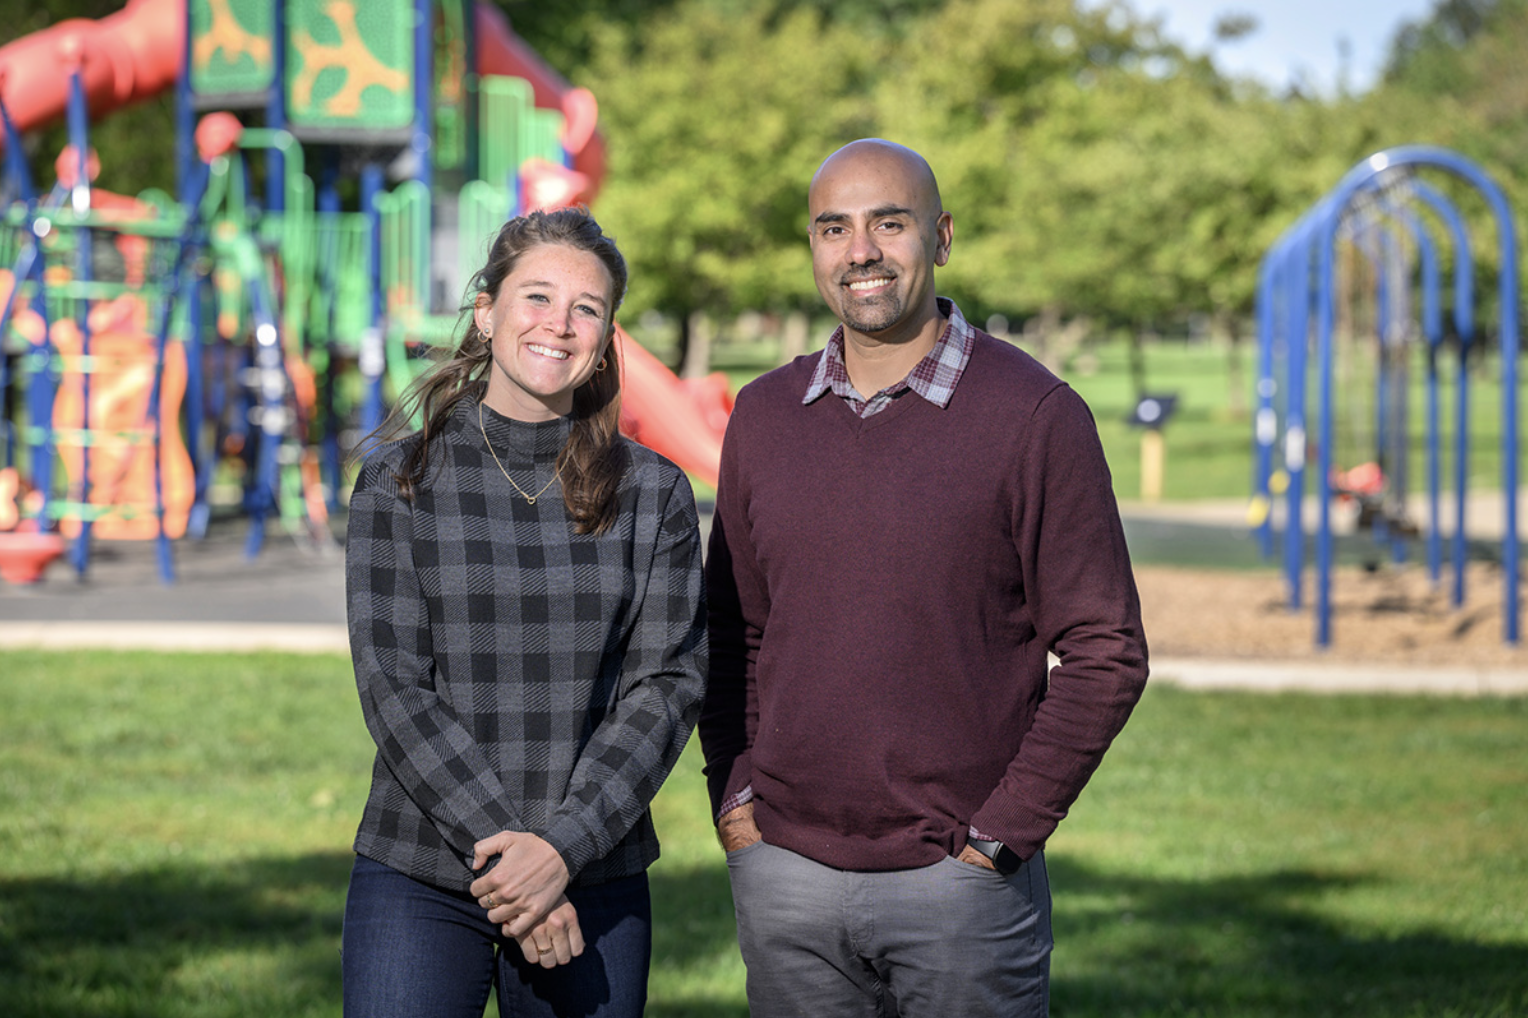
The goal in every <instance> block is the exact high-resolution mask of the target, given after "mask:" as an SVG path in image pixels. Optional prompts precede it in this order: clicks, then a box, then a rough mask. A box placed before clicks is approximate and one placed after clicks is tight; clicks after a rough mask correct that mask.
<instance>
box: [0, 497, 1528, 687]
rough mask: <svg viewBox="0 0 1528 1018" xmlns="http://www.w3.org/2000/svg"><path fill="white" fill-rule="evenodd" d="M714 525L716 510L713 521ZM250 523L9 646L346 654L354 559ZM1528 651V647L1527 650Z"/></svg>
mask: <svg viewBox="0 0 1528 1018" xmlns="http://www.w3.org/2000/svg"><path fill="white" fill-rule="evenodd" d="M1124 512H1125V516H1126V530H1127V532H1131V533H1137V534H1140V533H1146V534H1150V535H1153V537H1155V535H1157V534H1158V533H1159V531H1160V528H1162V527H1165V526H1173V525H1181V526H1183V527H1186V528H1189V529H1188V531H1187V532H1188V533H1189V534H1190V536H1191V537H1192V538H1194V539H1197V538H1198V536H1199V530H1200V528H1206V527H1215V528H1219V530H1221V531H1224V533H1220V534H1219V537H1220V539H1222V540H1224V541H1226V542H1233V543H1234V542H1240V541H1244V540H1245V537H1244V535H1245V530H1244V529H1242V527H1243V525H1241V524H1239V522H1237V521H1235V520H1234V517H1233V516H1232V513H1231V510H1230V509H1229V508H1227V509H1223V510H1222V511H1221V512H1218V513H1209V514H1206V513H1204V512H1199V513H1197V514H1196V513H1190V514H1188V515H1187V516H1185V517H1184V518H1183V519H1182V520H1181V521H1178V522H1177V523H1175V520H1174V518H1173V517H1172V515H1171V514H1169V513H1167V512H1166V511H1164V510H1163V509H1160V508H1153V509H1149V510H1148V509H1144V508H1140V507H1133V506H1126V507H1125V510H1124ZM706 522H707V523H709V518H707V520H706ZM246 536H247V529H246V525H245V524H244V523H243V522H242V521H226V522H223V523H219V524H215V525H214V527H213V528H212V532H211V534H210V536H209V537H208V538H207V539H205V540H202V541H196V542H193V541H182V542H179V543H178V544H177V545H176V553H175V556H176V563H175V564H176V571H177V576H176V582H174V583H173V584H166V583H164V582H162V581H161V580H160V579H159V576H158V569H157V566H156V564H155V560H154V553H153V548H152V546H151V545H148V544H142V543H107V542H98V543H97V545H96V551H95V555H94V558H93V560H92V563H91V568H90V570H89V572H88V574H87V576H86V577H85V578H83V579H80V578H77V577H76V576H75V575H74V573H73V571H72V570H71V569H70V568H69V566H68V565H67V564H66V563H64V562H57V563H54V565H53V566H52V567H51V568H50V570H49V572H48V575H47V578H46V579H45V580H44V581H43V582H42V583H38V584H35V585H32V586H29V587H17V586H13V585H9V584H5V583H0V650H3V649H4V648H7V647H24V646H26V647H54V648H86V647H93V648H108V649H129V648H133V649H149V650H184V651H195V650H208V651H229V650H242V651H254V650H285V651H299V652H319V653H337V654H344V653H347V643H346V636H345V603H344V555H343V552H342V550H341V548H340V546H339V544H338V542H336V543H335V544H333V545H327V546H324V547H322V548H313V547H303V546H300V545H299V544H298V543H297V542H296V541H294V540H293V539H292V538H291V537H289V536H287V535H285V534H282V533H279V532H278V531H275V530H273V531H272V532H271V533H270V535H269V536H268V538H267V540H266V543H265V546H264V548H263V549H262V551H261V553H260V554H259V556H257V557H256V558H254V559H252V560H250V559H246V558H245V556H244V541H245V537H246ZM1525 657H1528V654H1525ZM1152 676H1153V680H1154V681H1158V682H1169V683H1173V684H1177V685H1181V686H1185V687H1188V688H1193V689H1250V690H1264V691H1270V692H1272V691H1285V690H1305V691H1316V692H1334V693H1336V692H1342V693H1353V692H1362V693H1371V692H1404V693H1435V694H1441V695H1456V696H1457V695H1465V696H1468V695H1487V694H1490V695H1528V662H1525V666H1524V667H1523V668H1522V669H1474V668H1426V669H1422V668H1394V667H1381V666H1377V665H1373V666H1371V665H1354V664H1351V663H1339V662H1332V663H1329V664H1327V663H1319V662H1305V661H1301V662H1285V661H1242V660H1220V661H1217V660H1200V659H1179V660H1170V659H1157V660H1156V661H1154V662H1153V664H1152Z"/></svg>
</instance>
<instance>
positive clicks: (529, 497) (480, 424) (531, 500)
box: [478, 400, 562, 505]
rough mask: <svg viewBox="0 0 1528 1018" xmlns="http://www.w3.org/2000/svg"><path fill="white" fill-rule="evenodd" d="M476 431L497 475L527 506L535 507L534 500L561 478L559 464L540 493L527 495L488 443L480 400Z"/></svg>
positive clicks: (560, 466)
mask: <svg viewBox="0 0 1528 1018" xmlns="http://www.w3.org/2000/svg"><path fill="white" fill-rule="evenodd" d="M478 430H479V431H481V432H482V433H483V444H484V445H486V446H488V455H490V456H492V457H493V463H494V466H496V467H498V468H499V473H501V474H503V475H504V479H505V480H506V481H508V482H509V483H510V485H511V486H513V487H514V489H515V490H516V491H518V492H519V493H520V497H521V498H523V499H525V501H526V503H527V504H529V505H535V504H536V499H538V498H540V497H541V496H542V495H545V494H546V489H547V488H550V487H551V486H552V485H554V484H556V483H557V479H558V478H559V477H561V476H562V464H561V463H559V464H557V469H556V470H555V471H554V472H553V473H552V479H551V480H550V481H548V482H546V486H545V487H543V488H542V489H541V490H540V491H538V492H536V494H534V495H530V494H527V493H526V491H525V489H524V488H522V487H520V486H519V485H518V484H515V479H514V478H513V477H511V476H509V471H508V470H505V469H504V464H502V463H500V462H499V454H498V453H496V452H494V451H493V443H492V442H490V441H488V429H487V428H485V427H483V403H482V400H479V401H478Z"/></svg>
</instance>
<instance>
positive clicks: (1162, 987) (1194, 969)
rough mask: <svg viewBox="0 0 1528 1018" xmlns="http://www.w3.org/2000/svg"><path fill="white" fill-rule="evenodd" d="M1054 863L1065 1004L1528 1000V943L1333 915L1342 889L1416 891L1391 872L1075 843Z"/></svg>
mask: <svg viewBox="0 0 1528 1018" xmlns="http://www.w3.org/2000/svg"><path fill="white" fill-rule="evenodd" d="M1049 868H1050V874H1051V887H1052V891H1053V893H1054V894H1055V896H1056V914H1055V931H1056V942H1057V945H1058V946H1057V952H1058V956H1059V959H1060V960H1059V961H1058V964H1057V965H1056V970H1057V978H1056V979H1055V981H1054V983H1053V986H1052V995H1051V999H1052V1003H1053V1005H1054V1007H1053V1013H1054V1014H1056V1015H1057V1016H1058V1018H1077V1016H1082V1015H1088V1016H1091V1015H1097V1016H1100V1018H1101V1016H1104V1015H1109V1016H1121V1015H1136V1016H1144V1015H1226V1016H1236V1018H1257V1016H1270V1018H1271V1016H1275V1015H1277V1016H1285V1015H1289V1016H1300V1018H1317V1016H1327V1015H1330V1016H1338V1015H1341V1016H1343V1018H1397V1016H1417V1018H1420V1016H1423V1015H1426V1016H1428V1018H1437V1016H1457V1018H1464V1016H1470V1018H1487V1016H1489V1018H1507V1016H1509V1015H1521V1014H1528V978H1525V976H1524V973H1528V945H1524V944H1518V945H1491V944H1482V943H1476V942H1472V941H1469V940H1465V939H1461V938H1459V937H1458V936H1455V935H1452V934H1450V933H1444V932H1411V933H1407V934H1404V935H1397V936H1387V935H1385V934H1383V933H1373V932H1365V931H1361V930H1359V929H1357V928H1354V927H1351V926H1343V925H1339V924H1337V923H1334V922H1333V921H1331V920H1330V919H1329V918H1325V917H1324V914H1325V913H1326V910H1324V909H1323V907H1322V906H1323V903H1324V902H1326V901H1328V900H1333V899H1337V898H1340V897H1342V896H1344V895H1351V894H1361V893H1363V892H1366V891H1369V890H1376V889H1377V890H1379V891H1381V892H1382V893H1385V894H1386V895H1387V896H1388V895H1390V894H1393V895H1395V896H1404V895H1405V894H1406V888H1405V887H1404V886H1400V885H1399V884H1396V885H1395V886H1393V889H1391V888H1385V887H1384V885H1386V884H1391V883H1393V882H1392V881H1390V880H1389V879H1388V878H1385V877H1382V876H1353V875H1337V874H1323V873H1315V872H1311V871H1308V870H1290V871H1285V872H1276V873H1259V874H1253V875H1248V876H1245V877H1239V878H1231V879H1220V880H1210V881H1198V880H1183V881H1174V880H1163V879H1160V878H1140V877H1134V876H1131V875H1129V874H1127V873H1120V872H1114V871H1100V870H1098V869H1095V868H1092V867H1090V866H1088V865H1085V864H1081V863H1078V862H1077V861H1075V860H1072V859H1068V858H1065V857H1061V858H1051V859H1050V860H1049ZM1384 911H1385V910H1384V909H1380V912H1381V913H1383V912H1384ZM1376 922H1377V923H1383V922H1384V917H1383V915H1380V916H1378V917H1377V919H1376Z"/></svg>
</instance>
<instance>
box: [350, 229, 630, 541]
mask: <svg viewBox="0 0 1528 1018" xmlns="http://www.w3.org/2000/svg"><path fill="white" fill-rule="evenodd" d="M544 244H566V245H567V246H569V247H572V248H576V249H578V250H580V251H587V252H589V253H590V254H592V255H594V256H595V257H597V258H598V259H599V260H600V261H601V262H602V263H603V264H604V266H605V268H606V269H608V270H609V272H610V279H611V282H612V284H613V285H612V303H611V307H610V321H609V322H608V323H607V328H608V329H609V332H610V334H611V335H610V342H609V343H608V344H607V346H606V351H605V366H604V368H603V369H602V370H598V371H596V372H595V373H594V374H593V375H592V376H590V378H589V380H588V381H587V382H585V383H584V384H583V385H580V386H579V387H578V388H577V389H575V390H573V414H572V417H573V430H572V432H571V433H570V434H569V435H568V440H567V443H566V444H565V445H564V446H563V448H562V452H561V453H560V454H559V455H558V457H557V467H558V470H559V471H560V472H561V475H562V498H563V502H564V503H566V505H567V507H568V514H569V515H571V516H572V517H573V522H574V529H575V530H577V532H578V533H580V534H601V533H604V532H605V531H606V530H608V529H609V528H610V525H611V524H612V523H614V522H615V518H616V489H617V486H618V485H619V484H620V481H621V475H622V473H624V472H625V469H626V458H625V454H624V452H623V450H622V448H621V443H620V442H619V441H618V439H619V425H620V419H621V363H620V351H619V349H618V348H617V345H616V342H615V336H614V332H615V312H616V309H617V308H618V307H620V306H621V301H622V299H623V298H624V297H625V296H626V260H625V259H624V258H622V257H621V252H620V251H619V250H618V249H617V248H616V246H615V241H613V240H612V239H611V238H609V237H607V236H606V235H605V233H604V232H603V231H602V230H601V229H600V225H599V223H597V222H595V221H594V217H593V216H591V215H590V214H589V211H588V210H587V209H584V208H569V209H557V210H555V211H552V212H532V213H529V214H528V215H524V216H517V217H515V218H514V219H511V220H510V221H509V222H507V223H505V224H504V226H503V227H502V228H501V229H500V230H499V233H498V236H496V237H495V238H494V241H493V244H492V245H491V246H490V247H489V249H488V261H487V263H486V264H484V266H483V267H482V268H481V269H479V270H478V271H477V273H476V274H475V275H474V276H473V277H472V283H471V285H470V286H469V287H468V288H467V292H468V302H467V304H466V306H464V307H463V308H462V312H463V317H464V318H465V319H466V322H467V327H466V331H465V332H464V333H463V334H462V339H461V342H460V343H458V344H457V346H456V349H455V350H454V351H452V353H451V354H450V355H449V356H448V357H447V358H446V359H445V360H444V361H442V362H441V363H440V364H438V365H436V366H435V367H434V368H433V369H431V370H430V371H428V372H426V373H425V374H424V375H421V376H420V377H419V378H418V379H416V380H415V381H414V383H413V384H412V385H410V386H409V387H408V389H407V390H405V392H404V393H403V395H402V396H401V397H400V398H399V400H398V402H397V404H396V405H395V406H394V407H393V409H392V412H391V413H390V414H388V417H387V420H385V421H383V422H382V426H381V427H380V428H378V429H377V431H376V434H375V435H374V436H372V440H371V441H368V443H367V446H368V447H370V446H372V445H374V444H375V443H381V442H385V441H388V440H389V439H392V438H396V437H398V436H399V435H402V434H405V433H407V432H409V431H412V430H413V429H412V427H411V424H410V422H411V421H413V420H415V419H420V420H422V421H423V422H424V424H423V426H422V427H421V428H420V429H419V441H417V442H415V443H413V445H412V448H411V449H410V450H409V452H408V455H407V456H405V458H404V460H403V464H402V467H401V468H400V470H399V471H398V474H397V478H396V479H397V483H398V491H399V494H400V495H402V496H403V498H404V499H406V500H410V501H412V499H413V496H414V489H415V487H416V486H417V485H418V484H420V483H421V482H422V481H423V480H424V476H425V473H426V471H427V470H428V469H429V457H430V446H431V444H432V441H431V440H432V439H433V438H434V437H435V436H436V435H438V434H440V432H441V430H442V429H444V428H445V426H446V422H447V421H448V420H449V419H450V417H451V414H452V411H454V410H455V408H456V405H457V404H458V403H460V402H462V401H463V400H481V399H482V398H483V394H484V393H485V392H486V391H487V389H488V370H489V366H490V365H491V364H492V361H493V357H492V348H491V346H490V345H489V342H488V340H487V339H485V338H484V336H483V334H482V332H480V331H479V330H478V327H477V322H476V321H475V320H474V316H473V315H472V314H471V310H472V308H473V307H474V306H475V305H476V302H477V300H478V295H479V294H487V295H488V297H489V298H490V299H497V298H498V294H499V287H500V285H501V284H503V282H504V279H505V277H507V276H508V275H509V274H510V273H511V272H513V271H514V269H515V263H516V262H517V261H519V259H520V256H521V255H523V254H524V253H525V252H526V251H529V250H530V249H532V248H535V247H540V246H542V245H544Z"/></svg>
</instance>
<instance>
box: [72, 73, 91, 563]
mask: <svg viewBox="0 0 1528 1018" xmlns="http://www.w3.org/2000/svg"><path fill="white" fill-rule="evenodd" d="M68 123H69V144H71V145H73V146H74V151H75V157H76V167H75V174H76V178H75V181H74V187H73V188H72V193H71V194H70V199H69V200H70V205H71V207H72V208H73V209H74V214H75V215H77V216H87V215H89V214H90V170H89V162H90V132H89V125H88V122H87V117H86V109H85V85H84V82H83V81H82V80H81V78H80V67H79V64H78V62H76V63H75V65H74V67H73V68H72V69H71V71H70V74H69V103H68ZM92 236H93V234H92V231H91V230H90V228H89V227H81V228H80V229H79V231H78V235H77V242H78V244H79V247H78V249H77V250H76V251H75V269H74V272H75V279H76V281H77V282H79V283H84V284H88V283H90V281H91V279H92V278H93V275H92V269H93V266H92V264H91V257H90V256H91V250H90V249H91V246H92ZM75 322H76V324H77V325H78V326H79V330H80V407H81V409H80V477H79V482H80V483H79V496H78V497H79V504H80V506H81V508H80V532H79V536H78V537H76V538H75V541H74V547H73V548H72V549H71V550H70V555H69V560H70V562H71V563H72V564H73V566H74V570H75V572H76V573H77V574H79V575H80V576H84V575H85V570H86V569H88V568H89V567H90V532H91V528H92V520H91V518H90V461H91V455H90V440H91V434H90V419H91V413H90V396H91V392H90V390H91V384H90V302H89V300H88V299H85V298H81V299H80V300H79V301H77V302H76V307H75Z"/></svg>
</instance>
